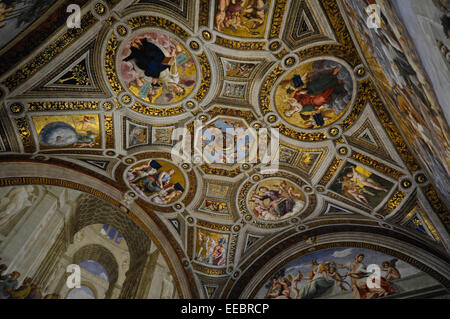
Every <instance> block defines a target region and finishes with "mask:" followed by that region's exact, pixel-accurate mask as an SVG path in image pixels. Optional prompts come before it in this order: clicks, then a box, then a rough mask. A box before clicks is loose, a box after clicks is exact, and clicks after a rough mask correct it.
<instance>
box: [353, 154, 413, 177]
mask: <svg viewBox="0 0 450 319" xmlns="http://www.w3.org/2000/svg"><path fill="white" fill-rule="evenodd" d="M351 157H352V158H353V159H354V160H356V161H358V162H360V163H361V164H364V165H367V166H370V167H372V168H374V169H376V170H377V171H379V172H381V173H383V174H386V175H387V176H390V177H392V178H394V179H397V180H398V179H400V178H401V177H403V176H405V174H403V173H402V172H399V171H398V170H396V169H394V168H392V167H390V166H387V165H385V164H383V163H381V162H379V161H377V160H375V159H373V158H371V157H369V156H367V155H364V154H361V153H359V152H356V151H352V154H351Z"/></svg>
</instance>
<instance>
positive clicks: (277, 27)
mask: <svg viewBox="0 0 450 319" xmlns="http://www.w3.org/2000/svg"><path fill="white" fill-rule="evenodd" d="M286 4H287V0H277V2H276V3H275V6H274V9H273V15H272V23H271V24H270V25H271V27H270V33H269V39H273V38H279V37H280V31H281V25H282V24H283V16H284V12H285V10H286Z"/></svg>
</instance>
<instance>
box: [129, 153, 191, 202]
mask: <svg viewBox="0 0 450 319" xmlns="http://www.w3.org/2000/svg"><path fill="white" fill-rule="evenodd" d="M161 168H162V165H161V164H160V163H159V162H158V161H155V160H150V161H149V162H148V163H147V164H143V165H141V166H138V167H134V168H132V169H130V171H128V173H127V179H128V181H129V182H130V185H131V187H132V188H133V189H134V190H135V191H136V192H138V193H139V194H140V195H141V196H143V197H144V198H149V199H150V201H151V202H152V203H155V204H163V205H164V204H169V203H171V202H173V201H175V200H176V199H177V198H179V197H180V196H181V194H183V191H184V188H183V186H182V185H181V184H179V183H175V184H174V183H172V182H171V179H172V176H173V175H174V174H175V169H173V168H171V169H169V170H168V171H165V170H161Z"/></svg>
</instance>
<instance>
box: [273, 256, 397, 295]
mask: <svg viewBox="0 0 450 319" xmlns="http://www.w3.org/2000/svg"><path fill="white" fill-rule="evenodd" d="M364 257H365V256H364V254H363V253H358V254H356V256H355V257H354V260H353V261H352V262H349V263H347V264H345V265H342V264H338V263H335V262H333V261H324V262H322V263H318V262H317V260H314V259H313V260H311V261H310V266H311V272H310V273H309V276H308V277H305V276H303V274H302V273H301V272H300V271H299V272H298V273H297V275H296V276H295V277H292V275H288V277H287V278H286V277H284V278H282V277H281V276H279V277H275V278H273V279H272V282H271V286H270V288H269V291H268V292H267V294H266V296H265V298H267V299H312V298H318V297H321V296H322V295H324V294H325V293H326V292H328V291H329V290H330V289H332V287H334V286H335V285H336V287H337V290H338V291H339V292H343V291H350V290H351V291H353V298H355V299H375V298H380V297H385V296H389V295H392V294H393V293H395V288H394V287H393V286H392V284H391V281H394V280H397V279H400V278H401V275H400V272H399V271H398V269H397V268H396V266H395V264H396V261H397V259H392V260H391V261H384V262H383V263H382V265H381V270H382V271H384V272H385V275H384V277H381V278H380V281H379V285H378V286H377V285H375V284H373V285H368V278H369V276H370V275H371V273H369V272H368V270H367V267H366V265H365V264H364V263H363V261H364ZM339 268H341V269H345V270H346V271H347V273H346V274H345V275H342V274H340V273H339V271H338V269H339ZM347 277H348V278H350V282H348V281H346V278H347ZM302 280H309V281H308V282H306V283H304V284H303V285H302V286H301V288H300V289H299V288H297V284H298V283H299V282H300V281H302ZM369 280H370V279H369ZM373 282H374V283H375V279H373Z"/></svg>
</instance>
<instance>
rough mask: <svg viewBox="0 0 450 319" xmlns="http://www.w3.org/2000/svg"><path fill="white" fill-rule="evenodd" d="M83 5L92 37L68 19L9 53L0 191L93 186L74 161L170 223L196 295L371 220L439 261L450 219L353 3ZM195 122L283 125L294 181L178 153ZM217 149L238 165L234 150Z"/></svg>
mask: <svg viewBox="0 0 450 319" xmlns="http://www.w3.org/2000/svg"><path fill="white" fill-rule="evenodd" d="M81 2H82V1H81ZM260 2H261V3H262V5H261V7H258V3H260ZM261 3H260V4H261ZM80 5H81V6H82V18H81V28H79V29H67V27H66V26H65V25H64V22H65V20H64V19H62V18H61V16H59V15H58V16H57V17H55V19H57V20H58V21H59V25H60V27H59V28H58V29H57V30H54V33H53V35H52V36H50V35H49V32H47V33H45V32H41V33H42V37H40V36H38V35H35V39H34V40H33V43H30V45H31V44H32V45H35V49H33V51H32V52H31V53H30V52H28V53H25V52H23V50H20V46H17V45H18V44H15V45H16V46H15V47H14V48H16V49H17V52H16V54H17V55H18V56H21V57H22V59H21V60H17V61H16V60H15V59H14V57H13V56H12V53H11V52H10V51H4V52H1V55H2V56H5V57H8V59H6V60H5V61H7V63H6V64H5V66H2V68H3V69H2V72H3V73H2V74H1V75H0V95H1V96H0V97H1V99H2V102H1V103H2V104H1V109H0V112H1V115H0V116H1V117H2V119H4V120H2V121H1V123H0V135H1V139H0V161H1V162H2V163H1V164H0V165H2V166H3V167H5V168H6V167H11V170H8V171H6V170H3V169H2V170H1V171H2V174H1V176H0V177H1V179H0V182H1V185H2V186H4V185H11V184H21V183H43V184H46V183H49V184H51V183H56V184H58V183H59V184H61V185H60V186H65V187H72V188H76V189H79V188H80V186H79V185H80V184H83V182H81V181H80V182H78V183H77V181H76V179H75V178H73V179H72V180H71V181H70V182H67V181H64V179H63V178H61V176H63V175H61V176H59V177H58V176H57V175H55V172H57V171H58V172H60V171H61V169H62V168H64V169H66V170H70V171H71V172H77V173H81V175H80V176H82V177H80V178H81V179H82V180H83V181H84V182H87V181H88V180H89V181H91V180H92V181H95V182H93V183H87V184H86V185H91V186H89V187H84V188H83V191H86V192H90V193H93V194H94V195H97V196H100V197H102V198H104V199H106V200H108V201H110V202H112V203H113V205H114V206H117V207H123V208H124V209H125V210H126V211H128V213H129V214H130V215H132V216H134V218H135V220H136V221H137V222H138V224H139V225H141V226H142V227H143V228H144V230H146V231H148V232H150V233H151V232H155V228H154V227H156V228H158V229H160V231H159V232H158V233H160V236H163V237H164V238H165V239H164V240H163V241H162V242H164V244H161V247H160V249H161V250H164V249H167V251H168V253H167V254H165V257H166V258H168V259H169V260H170V262H168V264H170V265H174V266H173V267H172V268H173V271H174V272H177V271H178V272H180V271H181V272H182V273H184V275H183V276H184V278H185V279H184V281H183V280H180V282H181V284H180V285H181V286H183V285H185V286H184V288H180V289H181V291H182V292H181V295H183V296H196V295H199V296H202V297H206V298H214V297H218V296H226V294H227V291H228V292H229V289H231V286H232V284H233V282H234V281H235V280H236V278H238V277H239V276H240V274H241V273H243V272H245V270H246V269H250V268H251V267H252V264H251V262H252V260H257V259H258V258H259V257H260V256H264V255H266V256H268V255H270V256H272V255H273V254H272V255H271V253H270V251H271V249H272V248H271V247H272V246H273V245H275V244H277V243H280V242H283V241H284V240H287V239H288V238H290V237H292V236H300V237H298V238H301V240H308V238H309V236H306V234H308V233H309V232H311V231H312V230H314V229H320V228H321V227H333V226H350V227H352V226H354V227H363V228H364V229H366V228H367V227H368V228H370V229H379V230H380V231H389V232H390V234H391V235H392V236H393V237H394V238H395V235H396V234H397V237H398V240H401V241H404V242H406V243H410V245H413V246H414V245H415V244H417V243H419V242H420V243H421V245H425V246H426V247H429V248H430V251H434V252H436V255H439V253H440V252H443V251H446V250H448V242H449V241H448V227H449V222H448V220H449V218H448V211H447V208H446V207H445V205H444V204H443V202H442V201H441V200H440V198H439V195H438V193H437V191H436V189H435V187H434V186H433V184H432V183H431V182H430V177H429V176H427V173H426V172H425V170H424V169H423V168H422V167H421V165H420V164H419V162H418V161H417V160H416V158H415V157H414V155H413V153H412V152H411V149H410V148H409V146H408V144H407V141H406V140H405V139H404V137H403V136H404V133H402V131H401V129H402V128H401V127H400V126H397V124H396V122H395V121H394V119H393V118H392V117H391V115H390V113H389V111H388V109H387V106H386V105H385V102H384V99H383V98H382V96H381V95H380V93H379V91H378V89H377V88H378V85H377V79H376V78H374V77H372V73H371V72H370V68H368V67H367V65H365V61H366V59H365V58H364V57H363V56H361V55H360V51H359V48H358V47H357V44H355V43H357V41H356V39H355V38H354V37H353V33H352V32H350V31H349V29H348V24H346V22H345V21H346V19H344V16H343V14H345V13H344V11H343V10H341V6H340V5H339V1H333V0H326V1H318V0H308V1H306V0H302V1H289V0H266V1H255V2H254V4H252V5H250V4H249V5H248V6H246V7H244V8H239V7H238V6H236V7H235V8H223V7H222V6H223V2H222V1H204V0H199V1H194V0H182V1H169V0H147V1H143V0H141V1H120V2H119V1H114V0H103V1H85V2H83V3H80ZM60 9H61V10H62V9H63V8H60ZM64 9H65V8H64ZM233 10H235V13H234V15H233V18H231V16H228V15H227V12H228V13H230V12H231V11H233ZM57 12H59V11H57ZM55 23H56V21H55ZM55 25H58V24H55ZM46 28H47V29H48V26H47V27H46V26H45V25H44V24H42V25H40V26H37V27H36V29H35V30H41V29H42V30H44V29H45V30H47V29H46ZM33 32H35V31H34V30H26V32H25V33H24V40H23V41H25V40H26V39H27V35H28V34H29V35H32V34H34V33H33ZM50 34H51V33H50ZM19 44H20V42H19ZM11 50H12V49H11ZM304 105H305V106H304ZM196 121H200V122H202V123H204V125H205V126H206V127H208V128H212V129H215V130H219V131H222V132H226V129H227V128H228V129H235V130H244V129H253V130H254V131H255V132H256V133H258V132H260V131H261V130H262V129H264V128H266V129H270V128H274V129H277V130H278V132H279V143H278V144H277V147H276V151H277V152H278V154H279V169H278V171H276V172H268V171H266V170H264V164H263V163H262V162H261V161H260V160H259V161H256V162H255V163H245V164H238V163H234V162H231V163H227V161H225V162H224V163H223V162H214V161H212V162H206V163H205V162H202V163H196V162H195V160H194V157H193V156H192V158H191V159H192V161H191V162H188V161H186V160H184V161H183V160H180V159H176V160H174V159H173V158H172V156H171V150H172V149H173V148H174V147H176V146H177V145H179V144H178V143H179V140H178V138H179V136H177V135H176V134H175V132H176V131H177V129H180V128H185V129H187V131H188V132H190V133H192V135H193V133H194V130H195V122H196ZM269 132H270V131H269ZM251 138H252V137H251V136H250V137H249V139H247V140H245V141H244V143H243V144H244V145H243V147H244V152H243V153H244V156H245V155H246V152H250V149H251V146H252V145H253V144H255V143H254V141H253V140H251ZM272 138H275V136H271V135H269V136H268V140H269V141H270V140H271V139H272ZM203 142H204V144H205V145H204V146H205V147H210V148H213V149H214V150H215V151H216V154H222V155H223V156H225V153H226V152H225V150H226V149H227V147H228V145H227V140H226V139H225V143H224V144H225V145H224V146H223V145H222V144H221V145H219V144H220V143H219V144H217V143H215V141H214V139H213V138H205V140H204V141H203ZM216 144H217V145H216ZM232 147H233V146H232ZM234 147H235V148H236V145H234ZM232 154H234V158H235V159H236V158H237V157H238V156H240V155H239V154H241V155H242V152H238V149H237V148H236V149H235V151H234V152H232ZM15 162H20V163H21V165H22V166H23V168H26V167H27V166H29V167H30V169H19V168H18V166H17V165H14V163H15ZM31 167H43V168H42V170H40V172H42V173H41V174H37V175H36V171H33V170H32V169H31ZM155 176H156V178H155ZM160 177H161V179H162V180H164V181H163V182H162V183H161V182H160V181H159V178H160ZM59 184H58V185H59ZM105 185H108V191H105V190H104V189H103V188H104V187H105ZM102 194H103V195H102ZM105 194H107V196H106V197H105ZM269 204H270V205H269ZM137 212H139V213H137ZM144 216H145V218H144ZM148 218H149V219H148ZM416 219H417V220H419V221H421V222H422V227H421V228H420V227H418V226H417V222H416ZM149 220H151V222H150V221H149ZM148 223H151V225H152V227H148ZM411 225H416V226H417V227H412V226H411ZM162 233H164V234H166V235H162ZM302 234H303V235H304V236H303V235H302ZM152 236H154V235H152ZM305 236H306V237H305ZM164 245H168V246H167V247H166V248H165V246H164ZM411 247H412V246H411ZM214 249H215V250H216V251H215V252H214ZM273 256H275V255H273ZM175 264H176V265H175ZM175 277H176V276H175ZM189 281H191V282H194V283H195V286H197V287H196V288H195V289H193V290H192V291H190V288H189V289H188V288H186V287H188V286H189ZM187 291H189V292H187Z"/></svg>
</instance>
